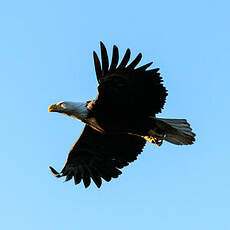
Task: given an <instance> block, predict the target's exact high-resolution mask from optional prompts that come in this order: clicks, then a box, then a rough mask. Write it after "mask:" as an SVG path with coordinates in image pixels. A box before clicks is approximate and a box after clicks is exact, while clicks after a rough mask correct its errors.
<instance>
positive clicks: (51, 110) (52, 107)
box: [48, 104, 59, 112]
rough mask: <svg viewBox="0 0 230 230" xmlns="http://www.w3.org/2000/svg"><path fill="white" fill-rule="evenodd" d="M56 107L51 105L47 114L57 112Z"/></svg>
mask: <svg viewBox="0 0 230 230" xmlns="http://www.w3.org/2000/svg"><path fill="white" fill-rule="evenodd" d="M58 108H59V107H58V105H56V104H53V105H51V106H50V107H49V108H48V112H57V111H58Z"/></svg>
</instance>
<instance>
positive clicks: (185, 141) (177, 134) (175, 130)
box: [155, 118, 196, 145]
mask: <svg viewBox="0 0 230 230" xmlns="http://www.w3.org/2000/svg"><path fill="white" fill-rule="evenodd" d="M155 121H156V126H157V127H158V128H159V129H160V130H162V131H163V132H164V133H165V136H164V138H163V139H164V140H166V141H168V142H171V143H173V144H175V145H191V144H193V142H194V141H195V138H194V137H195V135H196V134H195V133H193V132H192V129H191V127H190V125H189V123H188V122H187V121H186V120H185V119H165V118H155Z"/></svg>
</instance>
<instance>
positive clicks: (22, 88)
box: [0, 0, 230, 230]
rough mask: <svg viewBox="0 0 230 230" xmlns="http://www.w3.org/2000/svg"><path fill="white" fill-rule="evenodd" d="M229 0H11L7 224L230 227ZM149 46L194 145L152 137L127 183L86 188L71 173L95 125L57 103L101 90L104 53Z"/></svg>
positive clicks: (4, 122) (1, 46)
mask: <svg viewBox="0 0 230 230" xmlns="http://www.w3.org/2000/svg"><path fill="white" fill-rule="evenodd" d="M229 9H230V3H229V1H227V0H226V1H223V0H219V1H212V0H209V1H205V0H199V1H198V0H193V1H182V0H181V1H179V0H174V1H171V0H165V1H164V0H163V1H152V0H151V1H150V0H149V1H147V0H142V1H123V0H117V1H105V0H103V1H100V0H98V1H87V0H85V1H77V0H76V1H73V0H69V1H59V0H55V1H54V0H49V1H44V0H39V1H29V0H28V1H26V0H21V1H11V0H9V1H1V3H0V79H1V84H0V97H1V113H0V124H1V128H0V139H1V149H0V164H1V167H0V174H1V189H0V228H1V229H6V230H11V229H19V230H21V229H23V230H30V229H33V230H41V229H55V230H63V229H70V230H72V229H84V230H92V229H100V230H107V229H110V230H114V229H132V230H139V229H157V230H185V229H186V230H204V229H209V230H216V229H221V230H229V229H230V167H229V165H230V150H229V128H230V125H229V112H230V109H229V84H230V80H229V77H230V76H229V74H230V71H229V60H230V42H229V41H230V30H229V22H230V14H229ZM99 41H103V42H104V43H105V45H106V47H107V49H108V52H109V55H111V51H112V45H114V44H116V45H117V46H118V47H119V49H120V53H121V56H122V54H124V52H125V50H126V48H130V49H131V52H132V57H135V55H137V54H138V52H142V54H143V59H142V62H141V64H145V63H146V62H150V61H152V60H153V61H154V67H160V72H161V75H162V77H163V79H164V84H165V86H166V87H167V89H168V93H169V95H168V97H167V103H166V105H165V109H164V111H163V113H162V114H160V116H161V117H170V118H187V119H188V121H189V122H190V123H191V125H192V127H193V130H194V132H195V133H196V134H197V141H196V143H195V144H194V145H193V146H175V145H172V144H169V143H164V144H163V145H162V146H161V147H157V146H154V145H151V144H150V143H149V144H147V145H146V147H145V150H144V152H143V153H142V154H141V155H140V156H139V158H138V160H137V161H135V162H134V163H133V164H131V165H130V166H129V167H127V168H125V169H123V174H122V175H121V176H120V177H119V179H114V180H112V181H111V182H110V183H106V182H104V183H103V185H102V187H101V189H97V187H96V186H95V185H94V184H92V185H91V186H90V187H89V188H88V189H85V188H84V186H83V184H80V185H78V186H75V185H74V183H73V181H70V182H68V183H63V182H62V181H63V180H62V179H60V180H58V179H56V178H55V177H53V175H52V174H51V173H50V171H49V169H48V166H49V165H52V166H54V167H55V168H56V169H57V170H60V169H61V168H62V167H63V165H64V163H65V159H66V156H67V153H68V151H69V149H70V147H71V145H72V144H73V143H74V142H75V140H76V139H77V138H78V136H79V135H80V133H81V130H82V128H83V124H81V123H80V122H77V121H74V120H73V119H71V118H68V117H65V116H63V115H60V114H56V113H52V114H51V113H48V111H47V109H48V106H49V105H50V104H53V103H56V102H58V101H61V100H70V101H71V100H72V101H86V100H90V99H93V98H94V97H95V96H96V93H97V90H96V86H97V82H96V78H95V73H94V66H93V58H92V51H93V50H96V51H97V52H98V51H99Z"/></svg>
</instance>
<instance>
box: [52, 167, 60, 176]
mask: <svg viewBox="0 0 230 230" xmlns="http://www.w3.org/2000/svg"><path fill="white" fill-rule="evenodd" d="M49 169H50V171H51V172H52V174H53V175H54V176H55V177H57V178H59V177H61V175H60V173H59V172H58V171H57V170H56V169H54V168H53V167H51V166H49Z"/></svg>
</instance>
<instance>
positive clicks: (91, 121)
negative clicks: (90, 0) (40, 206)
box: [48, 42, 195, 188]
mask: <svg viewBox="0 0 230 230" xmlns="http://www.w3.org/2000/svg"><path fill="white" fill-rule="evenodd" d="M100 49H101V61H100V60H99V58H98V56H97V54H96V52H93V58H94V66H95V72H96V76H97V81H98V88H97V89H98V95H97V97H96V99H95V100H92V101H87V102H70V101H62V102H59V103H57V104H53V105H51V106H50V107H49V109H48V111H49V112H58V113H62V114H64V115H67V116H70V117H72V118H75V119H77V120H80V121H82V122H84V123H85V127H84V129H83V131H82V133H81V135H80V137H79V138H78V140H77V141H76V143H75V144H74V145H73V146H72V148H71V149H70V151H69V154H68V157H67V160H66V163H65V165H64V167H63V169H62V170H61V172H60V173H59V172H57V171H56V170H55V169H54V168H52V167H50V169H51V171H52V173H53V174H54V175H55V176H56V177H57V178H59V177H63V176H65V177H66V178H65V180H66V181H69V180H71V179H72V178H74V181H75V184H79V183H80V182H81V181H83V183H84V186H85V187H86V188H87V187H88V186H89V185H90V183H91V180H93V181H94V183H95V184H96V186H97V187H98V188H100V186H101V184H102V179H104V180H105V181H107V182H108V181H110V180H111V179H112V178H117V177H118V176H119V175H120V174H121V173H122V172H121V170H120V169H121V168H123V167H125V166H127V165H129V163H131V162H133V161H135V160H136V159H137V156H138V154H140V153H141V152H142V150H143V148H144V145H145V143H146V141H148V142H150V143H153V144H155V145H157V146H160V145H162V143H163V141H168V142H170V143H172V144H175V145H191V144H193V142H194V141H195V138H194V137H195V134H194V133H193V132H192V129H191V127H190V125H189V123H188V122H187V121H186V120H185V119H165V118H157V117H156V114H158V113H160V112H161V111H162V109H163V106H164V104H165V100H166V96H167V90H166V88H165V87H164V86H163V84H162V82H163V81H162V78H161V76H160V73H159V69H158V68H156V69H148V67H150V65H151V64H152V62H150V63H148V64H145V65H143V66H140V67H138V68H136V66H137V65H138V63H139V62H140V60H141V58H142V54H141V53H139V54H138V55H137V57H136V58H135V59H134V60H133V61H132V62H131V63H130V64H128V62H129V60H130V55H131V52H130V49H127V50H126V52H125V54H124V56H123V58H122V60H121V62H120V63H119V64H118V62H119V52H118V48H117V46H115V45H114V46H113V53H112V61H111V63H109V59H108V54H107V51H106V48H105V46H104V44H103V43H102V42H101V43H100Z"/></svg>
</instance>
